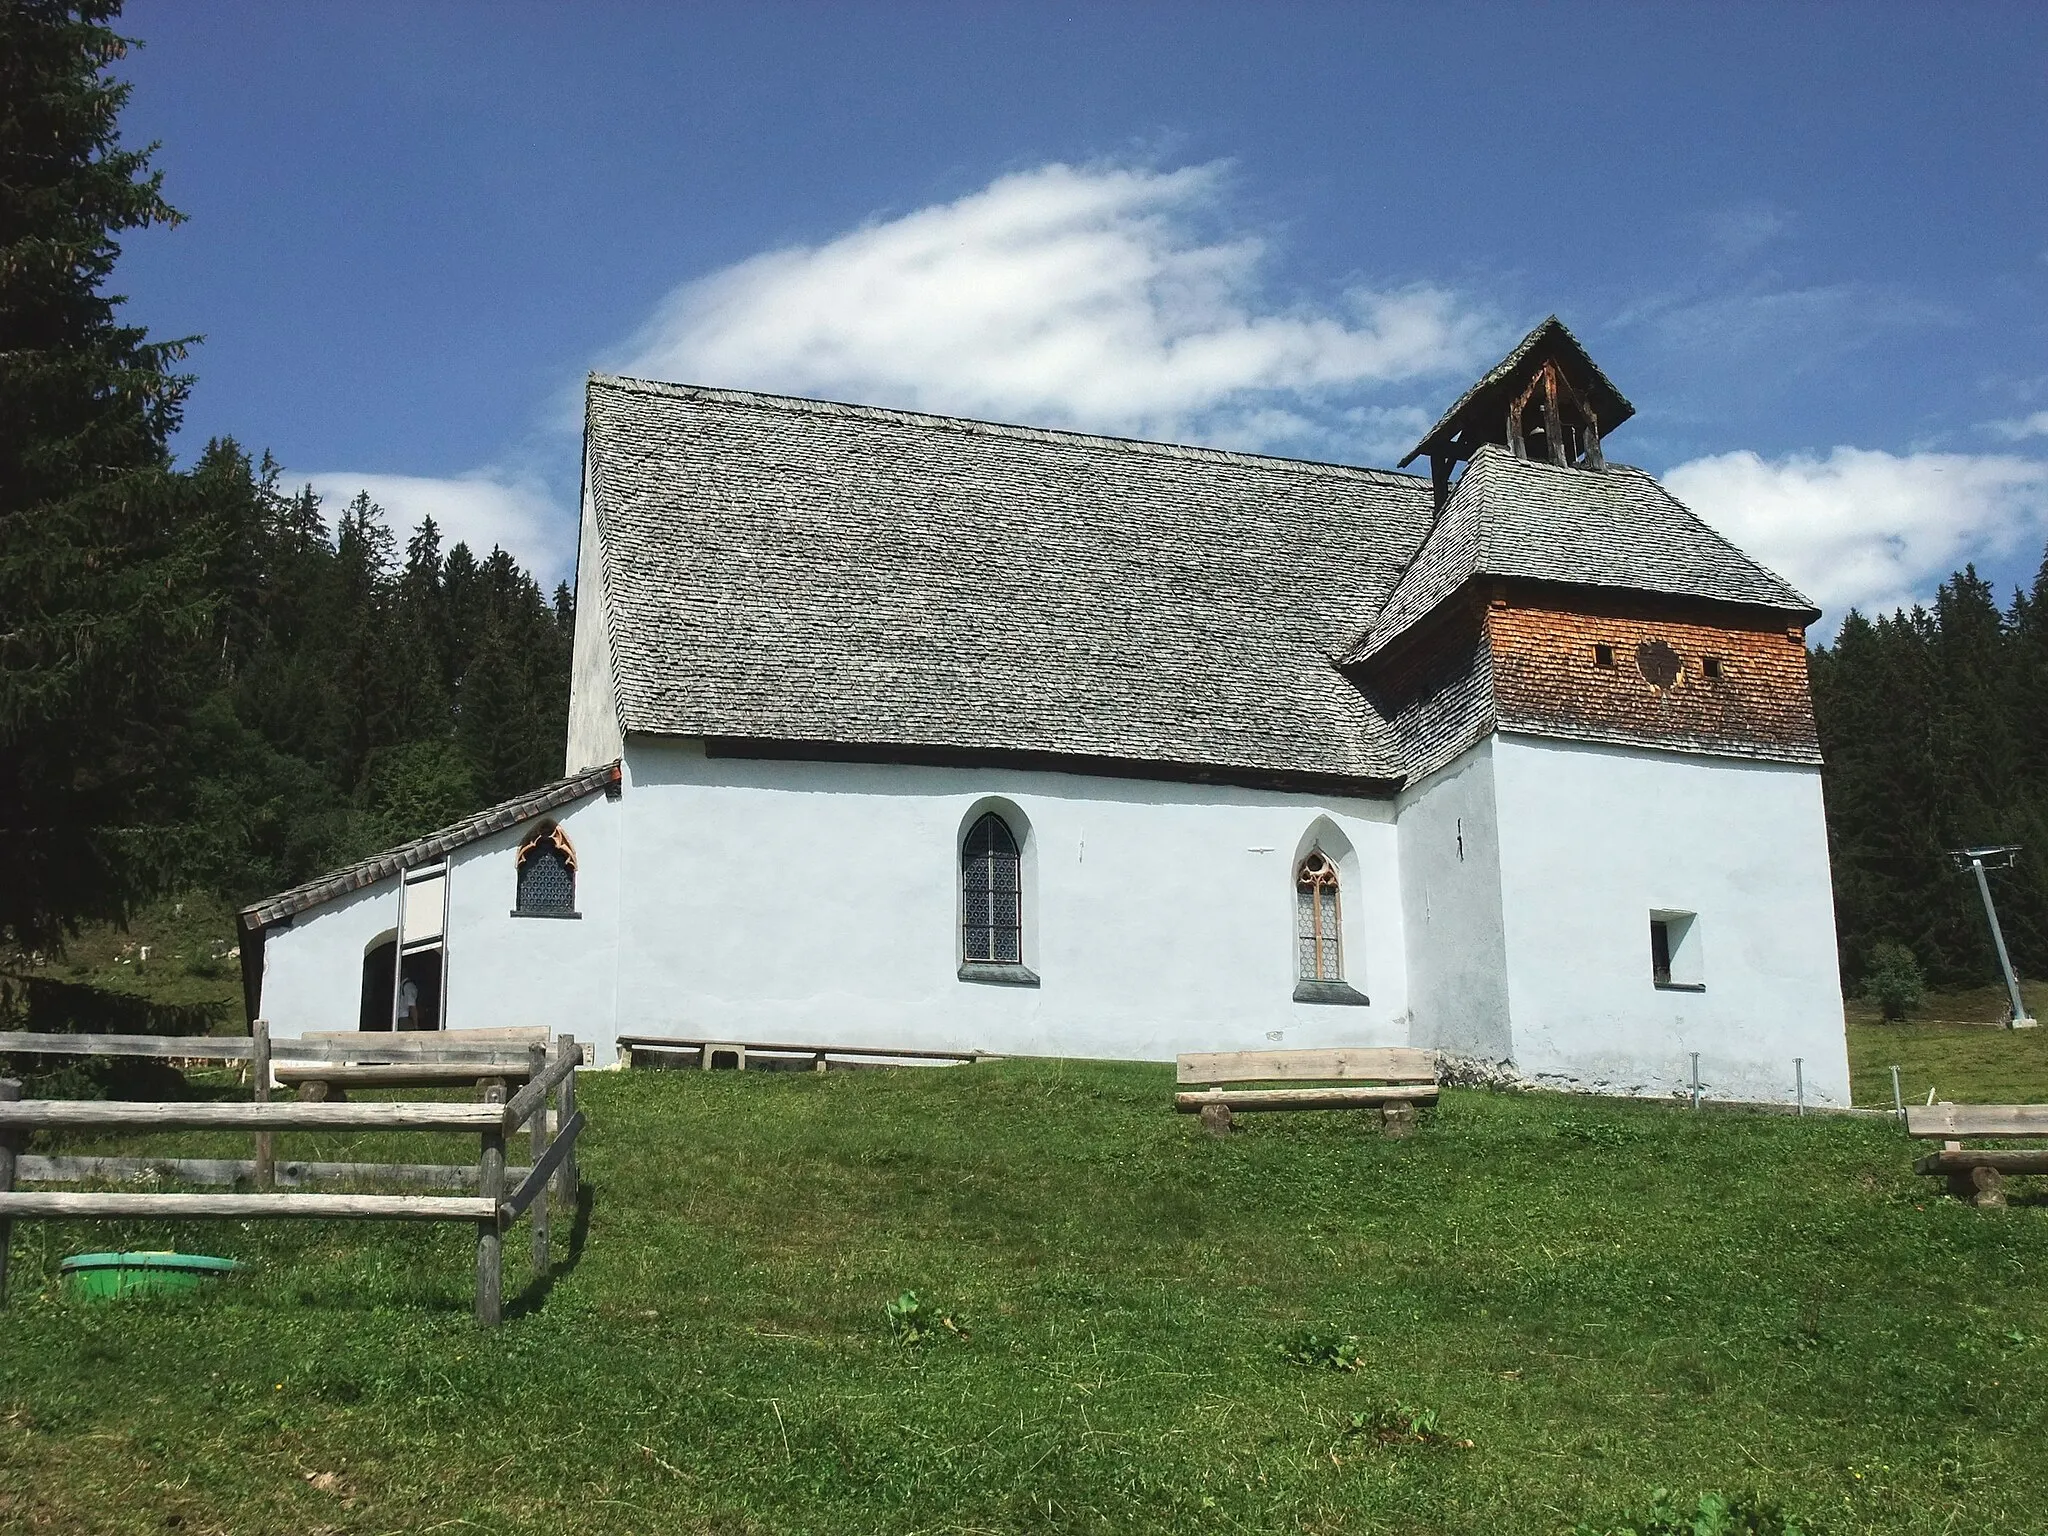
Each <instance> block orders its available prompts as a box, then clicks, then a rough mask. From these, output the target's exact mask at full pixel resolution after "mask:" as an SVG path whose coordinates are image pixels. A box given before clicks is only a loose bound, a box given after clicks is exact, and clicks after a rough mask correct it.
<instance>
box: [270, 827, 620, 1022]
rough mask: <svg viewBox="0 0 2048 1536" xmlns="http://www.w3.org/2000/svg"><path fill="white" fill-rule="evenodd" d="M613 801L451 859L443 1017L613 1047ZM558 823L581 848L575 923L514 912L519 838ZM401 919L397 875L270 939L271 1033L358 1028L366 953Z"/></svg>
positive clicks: (616, 864) (517, 830)
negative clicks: (539, 1028) (538, 1028)
mask: <svg viewBox="0 0 2048 1536" xmlns="http://www.w3.org/2000/svg"><path fill="white" fill-rule="evenodd" d="M618 809H619V807H618V805H617V804H616V803H615V802H612V801H609V800H607V799H606V798H605V797H604V796H603V795H602V794H593V795H590V796H587V797H585V798H584V799H582V800H579V801H577V802H575V803H574V804H573V805H568V806H564V807H561V808H559V809H557V810H555V811H551V812H548V813H546V817H545V818H543V817H540V816H536V817H534V818H533V820H531V821H528V822H526V823H523V824H522V825H520V826H518V827H513V828H509V829H507V830H506V831H503V832H498V833H494V834H492V835H491V836H490V837H487V838H482V839H479V840H478V841H476V842H474V843H471V844H469V845H467V846H466V847H462V848H458V849H456V850H455V851H454V853H452V854H451V855H450V856H449V860H448V864H449V869H448V925H447V937H446V941H445V942H446V948H445V951H444V961H443V974H442V1022H443V1027H444V1028H446V1029H449V1030H451V1031H458V1032H459V1031H461V1030H464V1029H480V1028H502V1027H505V1026H532V1025H544V1026H546V1027H547V1028H548V1029H549V1030H550V1031H552V1032H555V1033H563V1032H566V1033H570V1034H573V1035H575V1036H576V1037H577V1038H578V1039H579V1040H582V1041H590V1040H596V1041H598V1043H599V1050H600V1053H601V1055H600V1059H604V1057H605V1056H607V1055H608V1053H609V1052H610V1050H611V1043H612V1037H613V1035H614V1034H615V1033H616V1031H615V1030H613V1029H612V1027H611V1022H612V1015H613V1011H614V999H613V984H614V981H615V979H616V975H617V963H616V962H617V945H618V911H619V877H620V872H621V868H620V859H619V843H618V816H617V813H618ZM543 819H552V820H554V821H555V822H556V823H557V824H558V825H559V826H560V827H561V828H562V829H563V831H564V832H566V833H567V834H568V837H569V841H570V843H571V845H572V846H573V847H574V849H575V851H576V863H577V869H576V909H577V911H578V912H579V913H580V914H581V915H580V916H578V917H575V918H552V917H514V916H513V915H512V909H513V906H514V904H515V902H516V900H517V875H516V869H515V863H516V859H517V855H518V849H519V845H520V843H521V842H522V841H523V840H524V838H525V837H526V836H527V835H528V834H529V833H530V832H531V831H532V830H533V828H534V827H535V826H537V825H538V824H539V823H540V821H541V820H543ZM397 921H398V881H397V878H396V877H395V876H394V877H392V878H390V879H386V880H381V881H379V882H378V883H376V884H375V885H371V886H366V887H365V888H364V889H362V890H360V891H354V892H351V893H349V894H348V895H346V896H340V897H337V898H335V899H334V900H332V901H329V902H326V903H323V904H322V905H320V906H318V907H314V908H312V909H311V910H309V911H306V912H301V913H299V914H298V915H297V917H296V918H294V920H293V921H292V924H291V926H289V927H286V928H273V929H272V930H270V932H269V933H268V934H267V935H266V936H265V939H264V945H263V1016H264V1017H265V1018H266V1019H268V1020H269V1021H270V1026H271V1032H272V1034H273V1036H276V1037H280V1038H283V1037H290V1036H296V1035H302V1034H306V1033H310V1032H316V1031H318V1032H324V1031H332V1030H353V1029H355V1028H356V1026H357V1024H358V1022H359V1021H360V1018H361V1012H360V1009H361V1000H362V968H363V957H364V955H365V954H366V953H367V952H368V950H369V948H370V947H371V946H372V945H373V944H375V943H377V942H378V941H379V940H380V939H384V938H388V937H390V935H391V933H392V932H393V931H394V929H395V927H396V925H397Z"/></svg>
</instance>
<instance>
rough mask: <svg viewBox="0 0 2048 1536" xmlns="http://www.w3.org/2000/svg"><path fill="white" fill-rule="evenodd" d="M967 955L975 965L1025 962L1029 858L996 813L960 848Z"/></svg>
mask: <svg viewBox="0 0 2048 1536" xmlns="http://www.w3.org/2000/svg"><path fill="white" fill-rule="evenodd" d="M960 929H961V938H962V940H963V941H964V942H963V947H962V949H961V957H962V958H963V959H965V960H966V961H968V962H969V963H973V962H976V961H984V962H992V963H994V964H997V965H1022V964H1023V963H1024V879H1023V861H1022V860H1021V859H1020V858H1019V857H1018V855H1017V839H1016V837H1015V836H1014V835H1012V833H1011V831H1010V826H1009V823H1008V822H1006V821H1004V820H1003V818H1002V817H1000V816H998V815H997V814H996V813H995V812H994V811H990V812H989V813H988V814H987V815H985V816H983V817H982V818H981V819H980V820H979V821H977V822H975V824H974V825H973V826H972V827H971V828H969V829H968V833H967V841H966V842H965V843H963V844H962V845H961V848H960Z"/></svg>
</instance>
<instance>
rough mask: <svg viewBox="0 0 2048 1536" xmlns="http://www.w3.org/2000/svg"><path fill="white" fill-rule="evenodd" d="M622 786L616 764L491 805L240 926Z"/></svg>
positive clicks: (249, 911)
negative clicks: (616, 786)
mask: <svg viewBox="0 0 2048 1536" xmlns="http://www.w3.org/2000/svg"><path fill="white" fill-rule="evenodd" d="M621 782H622V772H621V766H620V763H619V761H618V760H616V759H615V760H614V761H612V762H610V763H606V764H603V765H601V766H599V767H596V768H586V769H584V770H583V772H581V773H577V774H571V775H570V776H569V777H567V778H565V779H557V780H556V781H555V782H554V783H552V784H543V785H542V786H541V787H540V788H538V789H531V790H528V791H527V792H526V793H525V794H523V795H515V796H513V797H512V798H511V799H510V800H504V801H500V802H499V803H498V804H497V805H493V806H487V807H485V808H484V809H483V810H481V811H476V812H473V813H471V814H470V815H468V816H465V817H463V818H462V820H460V821H457V822H451V823H450V824H449V825H447V826H445V827H442V828H441V829H440V830H439V831H436V832H429V833H427V834H426V835H425V836H424V837H416V838H413V839H412V840H411V841H410V842H404V843H400V844H399V845H398V846H397V847H395V848H388V849H386V850H385V851H384V852H382V853H375V854H372V855H370V857H368V858H366V859H359V860H358V861H356V862H355V863H354V864H350V865H347V866H345V867H343V868H341V869H338V870H333V871H331V872H329V873H328V874H325V875H322V876H320V877H319V878H318V879H315V880H308V881H306V882H305V883H304V884H302V885H295V886H293V887H292V888H291V889H290V890H287V891H280V892H278V893H277V894H276V895H275V896H268V897H265V898H264V899H263V900H262V901H257V902H251V903H250V904H249V905H248V906H246V907H243V908H242V909H241V911H240V912H238V913H237V914H236V917H237V919H238V924H239V926H240V928H241V930H242V931H243V932H244V933H254V932H258V931H260V930H262V929H265V928H270V927H274V926H275V925H276V924H278V923H280V922H282V921H283V920H284V919H286V918H288V917H295V916H297V915H298V914H299V913H301V912H307V911H311V910H312V909H313V908H314V907H318V906H324V905H326V903H328V902H330V901H333V900H335V899H336V898H337V897H340V896H347V895H351V894H353V893H354V892H356V891H360V890H363V889H365V888H367V887H369V886H372V885H375V884H377V882H378V881H380V880H388V879H390V878H391V877H392V876H393V875H397V874H402V873H403V872H404V871H406V870H408V869H413V868H416V867H417V866H419V865H421V864H427V863H431V862H433V861H434V860H435V859H440V858H445V857H446V856H447V855H449V854H450V853H453V852H454V851H455V850H456V849H458V848H463V847H467V846H468V845H469V844H471V843H474V842H480V841H481V840H482V839H484V838H486V837H489V836H491V835H492V834H493V833H497V832H502V831H504V830H505V829H506V828H507V827H516V826H518V825H519V824H520V823H521V822H523V821H530V820H531V819H532V818H534V817H535V816H541V815H545V814H546V813H547V812H549V811H553V810H559V809H561V808H562V807H563V806H565V805H571V804H574V803H575V802H576V801H578V800H584V799H587V798H589V797H590V796H591V795H594V794H597V793H599V792H600V791H605V792H609V791H610V790H611V789H612V788H613V786H615V785H617V784H620V783H621Z"/></svg>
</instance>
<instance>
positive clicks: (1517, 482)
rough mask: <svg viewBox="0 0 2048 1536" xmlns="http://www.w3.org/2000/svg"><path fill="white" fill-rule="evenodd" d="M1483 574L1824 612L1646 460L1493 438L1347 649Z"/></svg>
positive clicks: (1379, 642) (1368, 646)
mask: <svg viewBox="0 0 2048 1536" xmlns="http://www.w3.org/2000/svg"><path fill="white" fill-rule="evenodd" d="M1475 576H1495V577H1507V578H1520V579H1522V580H1526V581H1548V582H1563V583H1570V584H1574V585H1578V586H1592V587H1614V588H1620V589H1623V590H1626V591H1631V592H1655V593H1662V594H1666V595H1669V596H1674V597H1691V598H1704V599H1707V600H1710V601H1715V602H1725V603H1740V604H1743V605H1745V606H1747V607H1753V608H1766V609H1773V610H1777V611H1780V612H1783V613H1786V614H1790V615H1796V616H1797V617H1798V619H1799V621H1800V622H1801V623H1808V622H1811V621H1812V620H1813V619H1816V618H1818V617H1819V616H1820V610H1819V609H1817V608H1815V607H1814V606H1813V604H1812V603H1811V602H1810V601H1808V600H1807V599H1806V598H1805V597H1803V596H1801V595H1800V594H1799V593H1798V592H1797V591H1795V590H1793V588H1792V587H1790V586H1789V585H1787V584H1786V583H1785V582H1784V581H1783V580H1781V579H1780V578H1779V577H1777V576H1775V575H1773V574H1772V573H1771V572H1770V571H1768V570H1766V569H1764V567H1763V566H1761V565H1759V564H1757V563H1756V561H1754V560H1752V559H1750V558H1749V556H1747V555H1745V554H1744V553H1743V552H1742V551H1741V550H1739V549H1737V548H1736V547H1735V546H1734V545H1733V544H1730V543H1729V542H1728V541H1727V540H1726V539H1724V538H1722V537H1721V535H1720V534H1718V533H1716V532H1714V530H1713V529H1711V528H1709V527H1708V526H1707V525H1706V524H1705V523H1703V522H1701V521H1700V519H1699V518H1698V517H1697V516H1696V515H1695V514H1694V513H1693V512H1692V511H1691V509H1689V508H1688V507H1686V506H1685V504H1684V503H1682V502H1681V501H1679V500H1678V499H1677V498H1676V497H1675V496H1673V495H1672V494H1671V493H1670V492H1669V491H1667V490H1665V489H1664V487H1663V486H1661V485H1659V484H1658V483H1657V481H1656V480H1655V479H1654V478H1652V477H1651V476H1650V475H1648V474H1646V473H1645V472H1644V471H1642V470H1640V469H1636V468H1634V467H1632V466H1630V465H1627V464H1609V465H1608V466H1607V468H1605V469H1601V470H1587V469H1574V468H1565V467H1560V466H1558V465H1555V464H1551V463H1548V462H1546V461H1543V460H1539V459H1518V458H1516V457H1515V456H1514V455H1513V454H1511V453H1510V452H1508V451H1507V450H1506V449H1505V448H1500V447H1496V446H1493V445H1491V444H1489V445H1486V446H1484V447H1482V448H1480V449H1479V450H1478V451H1477V452H1476V453H1475V454H1474V455H1473V457H1472V462H1471V465H1470V466H1469V467H1468V468H1467V469H1466V471H1465V474H1464V477H1463V478H1462V479H1460V480H1459V482H1458V484H1457V487H1456V489H1454V490H1453V491H1452V492H1451V495H1450V499H1449V501H1447V502H1446V503H1445V505H1444V510H1443V515H1442V516H1441V517H1439V518H1438V519H1437V522H1436V526H1435V527H1434V528H1432V529H1431V530H1430V532H1429V536H1428V538H1427V539H1426V540H1424V542H1423V545H1422V548H1421V549H1420V550H1419V551H1418V552H1417V553H1416V555H1415V558H1414V560H1413V561H1411V562H1410V563H1409V565H1408V568H1407V569H1406V570H1405V571H1403V572H1402V573H1401V579H1400V581H1399V582H1398V583H1397V584H1396V585H1395V588H1394V591H1393V594H1392V595H1391V596H1390V597H1389V598H1388V600H1387V603H1386V606H1385V608H1384V609H1383V610H1382V611H1381V612H1380V614H1379V616H1378V617H1377V618H1376V619H1375V620H1374V621H1373V624H1372V627H1371V629H1370V630H1369V631H1368V632H1367V633H1366V634H1365V635H1363V636H1361V637H1360V639H1359V641H1358V643H1357V644H1355V645H1353V646H1352V647H1350V648H1349V650H1348V651H1347V653H1346V655H1345V660H1346V661H1362V660H1365V659H1366V658H1367V657H1370V656H1374V655H1377V654H1378V653H1379V652H1381V651H1383V650H1385V649H1386V648H1387V647H1388V646H1389V645H1390V644H1392V643H1393V642H1394V641H1395V640H1397V639H1399V638H1400V637H1401V636H1402V635H1403V634H1406V633H1407V632H1408V631H1409V630H1410V629H1412V628H1414V627H1415V625H1416V624H1417V623H1418V622H1420V621H1421V619H1422V618H1423V617H1424V616H1425V615H1427V614H1429V613H1430V612H1431V611H1432V610H1434V609H1435V608H1436V607H1437V605H1438V604H1440V603H1441V602H1443V601H1444V599H1445V598H1447V597H1449V596H1450V595H1451V594H1452V593H1453V592H1456V591H1457V590H1458V589H1459V588H1460V587H1462V586H1464V584H1465V583H1466V582H1468V581H1470V580H1472V579H1473V578H1474V577H1475Z"/></svg>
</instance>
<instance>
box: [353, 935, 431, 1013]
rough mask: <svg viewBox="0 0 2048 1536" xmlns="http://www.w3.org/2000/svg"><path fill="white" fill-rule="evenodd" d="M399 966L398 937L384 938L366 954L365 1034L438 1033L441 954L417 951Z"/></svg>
mask: <svg viewBox="0 0 2048 1536" xmlns="http://www.w3.org/2000/svg"><path fill="white" fill-rule="evenodd" d="M397 964H398V936H397V935H396V934H384V935H382V936H380V937H379V938H377V939H374V940H372V941H371V943H370V945H369V947H368V948H367V949H365V950H364V951H363V1001H362V1014H361V1018H360V1021H359V1022H358V1023H357V1025H356V1027H357V1028H358V1029H364V1030H389V1029H391V1028H393V1027H394V1026H395V1027H396V1028H398V1029H402V1030H416V1029H439V1028H440V1027H441V951H440V950H439V949H438V948H434V949H422V950H415V951H414V952H413V953H411V954H409V955H407V956H406V957H405V966H404V969H403V971H401V972H398V973H397V974H394V969H395V968H396V966H397Z"/></svg>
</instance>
